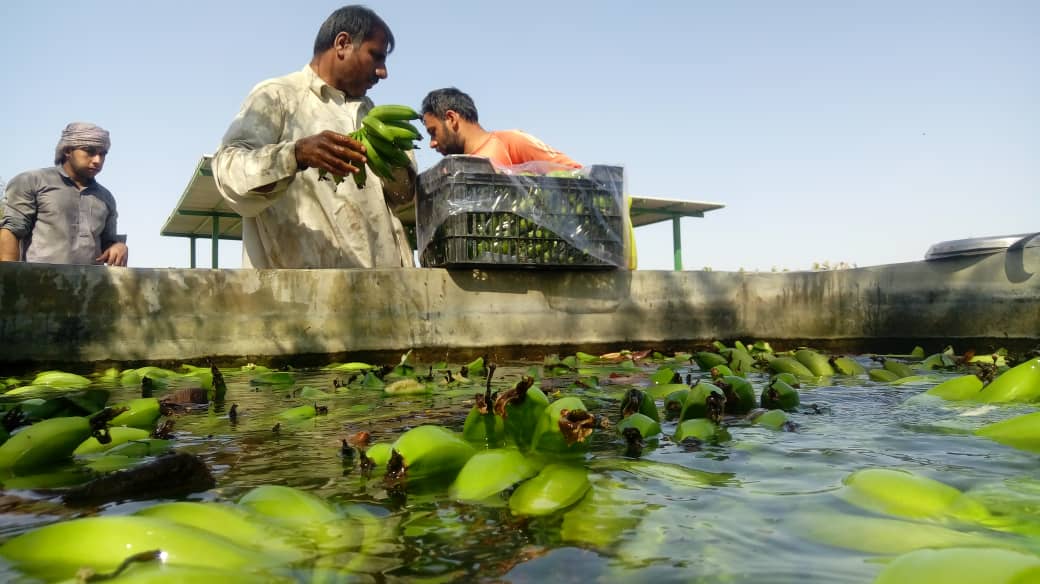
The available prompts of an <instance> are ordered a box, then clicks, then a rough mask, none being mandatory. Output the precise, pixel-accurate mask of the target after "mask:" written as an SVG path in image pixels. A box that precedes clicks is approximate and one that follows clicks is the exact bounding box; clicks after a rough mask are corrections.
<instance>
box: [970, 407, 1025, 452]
mask: <svg viewBox="0 0 1040 584" xmlns="http://www.w3.org/2000/svg"><path fill="white" fill-rule="evenodd" d="M975 434H976V435H977V436H984V437H986V438H989V439H990V440H993V441H994V442H999V443H1001V444H1006V445H1008V446H1012V447H1014V448H1020V449H1022V450H1029V451H1030V452H1040V412H1033V413H1031V414H1025V415H1022V416H1016V417H1014V418H1011V419H1008V420H1004V421H1003V422H996V423H993V424H988V425H986V426H983V427H981V428H979V429H978V430H975Z"/></svg>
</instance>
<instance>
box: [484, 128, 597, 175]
mask: <svg viewBox="0 0 1040 584" xmlns="http://www.w3.org/2000/svg"><path fill="white" fill-rule="evenodd" d="M467 154H470V155H473V156H484V157H486V158H490V159H491V162H492V163H493V164H495V165H498V166H513V165H515V164H523V163H524V162H532V161H535V160H544V161H547V162H552V163H554V164H559V165H561V166H566V167H567V168H581V165H580V164H578V163H577V162H575V161H573V160H571V159H570V158H569V157H568V156H567V155H566V154H564V153H562V152H559V151H558V150H553V149H552V148H551V147H550V146H549V145H548V144H546V143H545V142H542V141H541V140H539V139H538V138H535V137H534V136H532V135H530V134H528V133H526V132H521V131H520V130H499V131H496V132H490V136H488V139H487V140H485V141H484V143H483V144H481V145H480V146H477V148H476V149H475V150H474V151H473V152H467Z"/></svg>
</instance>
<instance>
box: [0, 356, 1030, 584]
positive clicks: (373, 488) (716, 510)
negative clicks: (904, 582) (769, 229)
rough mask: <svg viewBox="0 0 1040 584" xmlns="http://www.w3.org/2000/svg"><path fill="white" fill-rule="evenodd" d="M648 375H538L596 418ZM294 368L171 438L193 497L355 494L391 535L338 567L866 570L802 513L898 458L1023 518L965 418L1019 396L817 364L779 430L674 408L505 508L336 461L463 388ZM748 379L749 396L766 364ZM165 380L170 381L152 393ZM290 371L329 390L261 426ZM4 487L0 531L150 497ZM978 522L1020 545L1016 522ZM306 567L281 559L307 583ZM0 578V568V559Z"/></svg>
mask: <svg viewBox="0 0 1040 584" xmlns="http://www.w3.org/2000/svg"><path fill="white" fill-rule="evenodd" d="M862 361H863V362H864V363H866V360H865V359H864V360H862ZM531 365H533V364H525V363H517V364H510V365H509V366H504V367H500V368H499V369H498V371H497V372H496V375H495V384H494V385H495V387H496V388H499V389H504V388H506V387H509V386H510V385H512V384H513V383H515V381H516V380H517V379H519V377H520V375H522V374H523V373H524V372H525V371H527V370H528V367H529V366H531ZM670 366H671V367H672V368H673V369H676V370H677V372H678V373H679V374H680V375H681V376H685V375H686V374H687V373H692V374H693V376H694V377H698V376H700V375H702V373H701V372H700V371H698V370H697V368H696V366H692V365H688V364H680V365H675V364H672V365H670ZM419 369H420V370H421V369H422V366H420V367H419ZM654 370H655V366H653V365H646V366H644V367H642V368H641V369H640V370H639V371H636V372H632V371H626V376H625V377H622V378H618V379H617V380H616V381H622V382H623V383H610V382H611V379H610V378H609V377H608V376H606V375H601V376H600V377H599V381H600V385H599V387H595V388H592V389H590V388H581V387H573V386H571V385H569V384H567V383H566V381H564V382H555V383H554V382H550V381H544V380H543V384H544V385H553V386H559V387H558V388H557V389H559V391H560V394H561V395H577V396H579V397H581V398H582V399H583V400H584V401H585V403H586V405H587V406H588V407H589V408H590V410H593V411H595V412H597V413H603V414H607V415H609V416H610V417H611V418H612V419H613V420H615V421H616V420H617V418H618V408H619V401H620V399H621V397H622V395H623V394H624V392H625V391H626V390H627V389H629V388H630V387H633V386H636V387H639V386H643V385H647V384H649V383H650V381H649V377H648V376H649V374H651V373H653V371H654ZM633 373H635V374H634V375H633ZM294 374H295V378H296V381H295V384H294V385H292V386H262V385H254V384H252V383H251V382H250V380H251V378H253V377H254V375H253V374H252V373H250V372H240V371H230V370H226V371H225V376H226V379H227V383H228V394H227V403H226V404H225V407H224V408H213V407H211V408H209V409H203V410H201V411H198V412H195V413H184V414H178V415H176V416H175V422H176V426H175V429H174V433H175V435H176V448H177V449H179V450H183V451H187V452H192V453H196V454H198V455H200V456H201V457H202V458H203V459H204V460H205V461H206V462H207V463H208V464H209V466H210V467H211V469H212V472H213V474H214V476H215V478H216V480H217V485H218V486H217V487H216V488H215V489H213V490H211V491H208V492H205V493H200V494H197V495H194V496H193V498H197V499H205V500H225V499H226V500H235V499H236V498H237V497H238V496H240V495H241V494H243V493H244V492H246V491H247V490H248V489H250V488H252V487H255V486H258V485H264V484H279V485H288V486H292V487H298V488H300V489H304V490H307V491H310V492H312V493H315V494H317V495H320V496H322V497H324V498H327V499H329V500H332V501H335V502H338V503H362V504H364V505H366V506H367V507H368V508H370V509H371V510H373V511H375V512H377V513H379V514H381V515H382V516H384V520H385V521H386V522H387V524H388V525H392V526H393V530H394V531H393V534H394V535H393V537H392V538H391V540H390V541H388V542H387V545H385V546H382V547H381V548H380V550H379V552H378V553H374V554H370V555H369V557H367V558H365V561H364V562H362V563H361V564H360V565H361V568H360V572H359V573H358V576H357V580H356V581H373V582H381V581H398V580H408V581H429V582H442V581H444V582H447V581H460V582H471V581H511V582H544V581H553V582H589V581H604V582H626V581H631V582H678V581H681V582H734V583H736V582H749V583H750V582H754V583H761V582H774V583H785V582H791V583H795V582H798V583H804V582H820V583H845V582H847V583H853V582H871V581H872V580H873V579H874V577H875V576H876V575H877V574H878V573H879V572H880V570H881V569H882V567H883V565H884V563H883V562H884V560H885V558H887V557H891V555H887V554H884V553H877V552H876V551H862V550H873V549H874V548H876V547H880V544H878V545H876V546H875V545H872V544H871V543H870V542H865V543H864V544H863V545H860V546H853V549H850V547H849V546H848V545H833V543H834V542H826V541H821V540H820V538H819V537H812V535H811V531H812V530H811V529H807V528H806V525H807V521H811V519H807V518H812V517H815V516H818V515H820V514H821V513H827V512H836V513H845V514H851V515H857V514H860V515H862V514H863V512H862V511H860V510H858V509H855V508H853V507H851V506H850V505H849V504H848V503H846V502H844V501H843V500H841V499H839V498H838V497H837V496H836V495H835V493H836V492H837V491H838V490H839V489H840V488H841V487H842V480H843V479H844V478H845V477H847V476H848V475H849V474H850V473H852V472H854V471H856V470H860V469H864V468H873V467H885V468H898V469H906V470H910V471H913V472H915V473H917V474H920V475H923V476H927V477H931V478H934V479H937V480H940V481H942V482H944V483H946V484H948V485H951V486H954V487H957V488H958V489H961V490H962V491H969V490H971V491H974V492H978V493H980V497H981V500H984V501H986V502H987V503H992V505H993V506H994V507H999V506H1000V505H1001V501H1003V502H1005V503H1006V502H1007V501H1009V500H1010V501H1018V502H1019V503H1020V504H1017V505H1010V504H1008V505H1005V509H1003V511H1006V512H1008V513H1012V514H1018V515H1030V517H1027V519H1029V520H1032V521H1036V522H1038V524H1040V486H1038V484H1037V482H1036V480H1037V476H1038V474H1037V468H1038V466H1037V456H1036V454H1035V453H1029V452H1024V451H1020V450H1016V449H1013V448H1010V447H1007V446H1002V445H1000V444H997V443H994V442H991V441H989V440H985V439H982V438H979V437H977V436H973V435H971V433H970V431H971V430H973V429H974V428H977V427H979V426H981V425H983V424H985V423H989V422H993V421H997V420H1002V419H1006V418H1009V417H1011V416H1012V415H1016V414H1023V413H1028V412H1030V411H1034V410H1035V408H1032V407H1028V406H1000V407H979V406H978V405H977V404H976V405H964V404H957V403H949V402H943V401H941V400H938V399H921V398H915V399H909V398H912V397H914V396H917V395H918V394H921V393H923V391H925V390H926V389H927V388H928V387H931V386H933V385H934V383H926V384H918V385H912V384H911V385H902V386H890V385H886V384H880V383H875V382H872V381H868V380H866V378H865V377H863V378H860V379H851V378H843V377H835V378H832V379H828V380H823V381H821V382H820V383H819V384H813V383H808V384H803V386H802V389H801V402H802V403H801V406H800V407H799V409H798V411H796V412H793V413H791V414H790V415H789V419H790V420H791V421H793V422H794V423H795V424H796V425H797V429H796V431H775V430H771V429H768V428H764V427H761V426H755V425H751V424H749V423H747V422H744V421H743V420H739V419H733V420H727V421H726V423H725V425H726V426H727V429H728V432H729V435H730V437H731V439H730V440H728V441H724V442H721V443H717V444H702V445H700V446H699V448H690V447H689V446H683V445H679V444H676V443H673V442H671V441H670V440H668V439H667V438H666V437H667V436H670V435H671V434H672V433H673V432H674V430H675V426H676V423H675V422H674V421H670V422H664V423H663V424H662V426H663V430H664V436H665V438H662V439H661V440H659V441H658V443H657V444H656V446H648V447H647V448H645V449H644V450H643V452H642V455H641V456H640V457H638V458H633V457H630V456H626V455H625V450H624V447H623V445H622V443H621V442H620V441H619V440H616V436H615V434H614V433H613V432H612V431H599V432H598V433H597V434H595V435H594V441H593V446H592V448H591V450H590V453H589V454H588V455H587V457H586V465H587V467H588V468H589V469H590V471H591V474H590V479H591V481H592V484H593V488H592V490H591V491H590V493H589V494H588V495H587V496H586V498H585V499H584V500H583V501H582V502H581V503H579V504H578V505H577V506H576V507H574V508H572V509H570V510H569V511H567V512H562V513H556V514H554V515H550V516H548V517H539V518H521V517H514V516H513V515H512V514H511V513H510V512H509V509H508V507H494V506H491V507H488V506H476V505H467V504H461V503H457V502H455V501H453V500H451V499H450V498H449V497H448V495H447V491H446V490H444V489H427V490H425V491H423V492H418V493H416V492H411V491H409V492H406V493H403V494H402V493H390V492H388V491H387V490H386V489H385V488H384V486H383V483H382V481H381V480H380V476H379V473H378V472H377V473H376V474H375V475H373V476H371V477H365V476H363V474H362V473H361V472H360V469H359V467H358V465H357V464H356V461H354V460H346V459H344V458H343V457H342V456H341V455H340V444H341V440H342V439H344V438H346V437H348V436H350V435H351V434H354V433H355V432H358V431H362V430H364V431H368V432H370V433H371V434H372V438H373V441H374V442H381V441H392V440H394V439H395V438H396V436H398V435H400V434H401V433H402V432H403V431H404V430H406V429H407V428H410V427H414V426H417V425H420V424H439V425H443V426H446V427H448V428H451V429H456V430H461V428H462V424H463V420H464V418H465V416H466V414H467V413H468V411H469V408H470V405H471V404H472V399H473V394H474V393H477V392H478V391H480V388H479V387H478V386H476V385H471V386H464V387H452V388H448V387H444V388H442V389H439V390H438V391H436V392H434V393H431V394H426V395H418V396H416V395H411V396H387V395H384V393H383V391H382V390H377V389H376V390H373V389H364V388H361V387H359V386H358V385H357V384H353V385H350V386H348V387H334V381H338V380H344V379H345V378H346V377H347V376H346V375H344V374H341V373H333V372H329V371H321V370H314V371H296V372H294ZM946 375H947V376H951V375H953V374H946ZM940 377H942V375H940ZM749 378H750V379H751V380H752V381H753V383H754V385H755V388H756V395H757V393H758V392H759V391H760V390H761V387H762V385H763V383H764V382H765V381H766V379H767V377H766V376H765V375H762V374H751V375H750V377H749ZM178 383H182V384H186V383H188V382H174V383H173V384H171V386H170V387H169V388H168V389H167V390H166V391H167V392H168V391H172V390H173V389H175V388H176V387H178ZM306 386H310V387H314V388H317V389H321V390H323V391H326V392H328V393H330V394H333V396H332V397H331V398H328V399H322V400H318V401H319V403H320V404H323V405H326V406H327V407H328V409H329V412H328V415H323V416H318V417H316V418H314V419H312V420H306V421H303V422H299V423H296V424H292V423H285V422H283V423H282V424H281V425H280V427H279V430H278V432H277V433H276V432H274V431H273V430H272V428H273V426H274V424H275V422H276V419H275V417H274V416H275V414H276V413H277V412H280V411H282V410H284V409H287V408H289V407H293V406H297V405H301V404H305V403H311V402H313V401H314V400H300V399H298V398H295V397H293V396H294V395H295V394H296V393H298V391H299V390H300V389H301V388H303V387H306ZM546 393H550V392H548V391H547V392H546ZM164 394H165V392H157V393H156V396H157V397H162V395H164ZM138 396H139V389H136V388H112V397H111V401H117V400H120V399H129V398H132V397H138ZM908 400H909V401H908ZM230 404H237V405H238V412H239V416H238V418H237V421H236V422H232V421H231V420H230V419H229V417H228V415H227V411H226V407H229V406H230ZM659 405H660V401H659ZM662 411H663V409H662ZM1014 493H1017V495H1015V496H1012V494H1014ZM1023 493H1024V494H1023ZM7 494H8V495H13V496H15V497H17V499H16V500H17V503H16V504H15V503H9V504H7V505H5V506H4V507H3V508H2V509H0V510H2V511H3V514H2V515H0V539H7V538H8V537H11V536H13V535H16V534H18V533H21V532H24V531H27V530H29V529H31V528H33V527H35V526H39V525H43V524H46V523H50V522H53V521H55V520H57V519H60V518H68V517H72V516H77V515H82V514H89V513H102V514H122V513H128V512H131V511H133V510H134V509H137V508H140V507H143V506H147V505H149V504H152V503H155V502H156V501H155V500H143V501H134V502H123V503H118V504H110V505H106V506H103V507H101V508H99V509H92V508H91V509H76V510H69V509H66V508H64V507H62V506H61V505H60V504H59V503H56V502H55V500H54V499H53V498H48V497H47V496H43V495H39V494H34V493H33V492H32V491H27V490H17V489H16V490H11V489H9V488H8V490H7ZM997 510H998V511H999V510H1000V509H997ZM946 527H950V528H952V529H955V530H960V531H963V532H965V533H973V532H979V531H980V530H982V528H980V527H978V526H971V525H947V526H946ZM987 535H992V536H993V537H996V538H1001V540H1002V541H1009V542H1011V543H1013V544H1015V545H1019V546H1020V547H1023V548H1028V549H1032V550H1034V551H1036V550H1037V549H1040V544H1038V543H1037V539H1036V538H1035V537H1033V538H1031V539H1030V538H1027V537H1024V536H1018V535H1007V534H999V533H988V534H987ZM856 548H858V549H859V550H861V551H857V549H856ZM307 568H308V567H307V566H301V567H298V569H296V570H294V571H292V572H290V573H291V574H292V575H294V576H295V577H298V578H299V580H300V581H310V578H311V574H312V573H311V572H310V571H308V569H307ZM4 577H14V574H13V573H12V572H11V571H10V570H9V569H8V571H7V572H6V573H5V572H4V571H3V569H2V568H0V578H4Z"/></svg>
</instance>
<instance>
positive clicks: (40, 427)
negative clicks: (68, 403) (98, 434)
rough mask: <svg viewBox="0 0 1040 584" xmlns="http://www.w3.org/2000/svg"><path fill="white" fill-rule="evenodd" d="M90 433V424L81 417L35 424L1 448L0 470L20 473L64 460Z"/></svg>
mask: <svg viewBox="0 0 1040 584" xmlns="http://www.w3.org/2000/svg"><path fill="white" fill-rule="evenodd" d="M90 433H91V427H90V420H88V419H87V418H84V417H69V418H50V419H49V420H43V421H42V422H37V423H35V424H33V425H32V426H29V427H27V428H22V429H20V430H18V431H17V432H15V433H14V434H12V435H11V437H10V438H9V439H8V440H7V441H6V442H4V443H3V444H2V445H0V469H12V470H14V471H23V470H28V469H32V468H38V467H41V466H45V465H48V464H52V463H55V462H59V461H62V460H66V459H68V458H71V457H72V452H73V451H74V450H76V448H77V447H78V446H79V445H80V444H81V443H82V442H83V441H84V440H86V439H87V438H89V437H90Z"/></svg>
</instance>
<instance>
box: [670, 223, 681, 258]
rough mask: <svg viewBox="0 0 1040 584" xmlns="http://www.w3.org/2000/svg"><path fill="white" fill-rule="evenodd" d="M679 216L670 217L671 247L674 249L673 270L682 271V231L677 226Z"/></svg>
mask: <svg viewBox="0 0 1040 584" xmlns="http://www.w3.org/2000/svg"><path fill="white" fill-rule="evenodd" d="M679 219H681V217H678V216H676V217H672V249H673V250H674V251H675V271H676V272H681V271H682V233H681V231H680V228H679Z"/></svg>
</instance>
